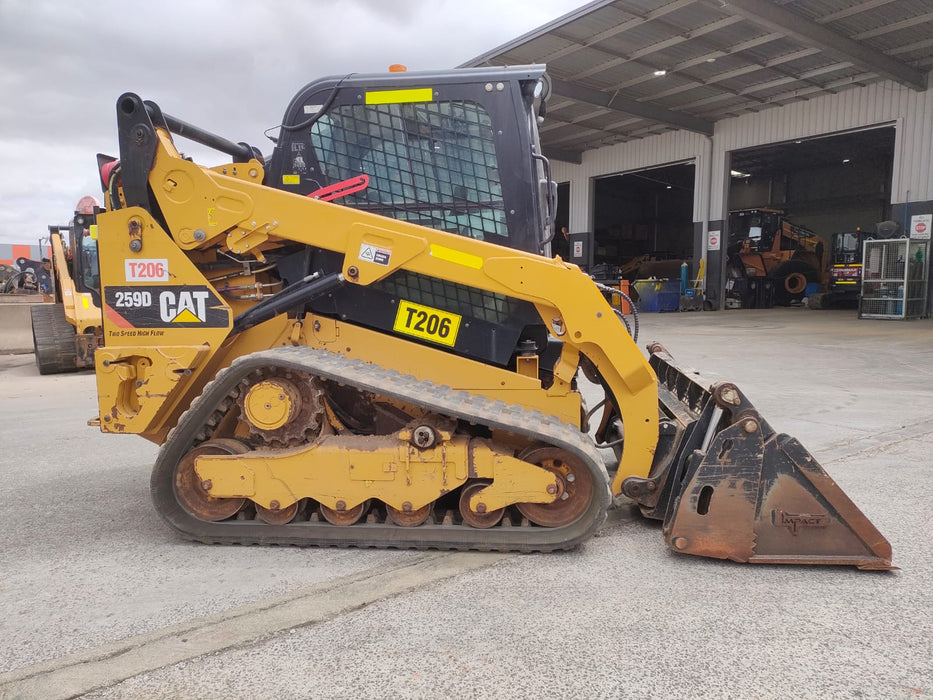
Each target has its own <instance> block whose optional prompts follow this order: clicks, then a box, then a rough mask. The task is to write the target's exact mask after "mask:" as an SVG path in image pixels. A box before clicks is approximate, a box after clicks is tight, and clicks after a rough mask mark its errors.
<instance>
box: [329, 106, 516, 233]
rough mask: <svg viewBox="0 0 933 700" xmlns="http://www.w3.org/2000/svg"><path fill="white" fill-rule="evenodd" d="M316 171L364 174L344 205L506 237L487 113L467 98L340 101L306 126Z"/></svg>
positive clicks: (332, 176) (333, 178) (334, 175)
mask: <svg viewBox="0 0 933 700" xmlns="http://www.w3.org/2000/svg"><path fill="white" fill-rule="evenodd" d="M311 146H312V148H313V149H314V153H315V156H316V158H317V161H318V165H319V167H320V170H321V173H322V175H323V176H324V178H325V179H326V180H327V181H328V182H327V183H321V185H325V184H330V183H334V182H339V181H341V180H346V179H349V178H352V177H356V176H358V175H360V174H363V173H365V174H367V175H369V178H370V181H369V187H368V188H366V189H365V190H363V191H361V192H358V193H356V194H353V195H348V196H347V197H345V198H344V199H343V200H342V203H343V204H345V205H347V206H350V207H354V208H357V209H365V210H367V211H372V212H374V213H377V214H381V215H383V216H390V217H392V218H395V219H399V220H402V221H408V222H412V223H416V224H420V225H422V226H428V227H430V228H434V229H437V230H441V231H447V232H449V233H455V234H458V235H462V236H468V237H470V238H475V239H478V240H491V241H495V240H496V237H500V240H501V238H505V237H506V236H507V235H508V230H507V226H506V218H505V207H504V204H503V199H502V186H501V181H500V179H499V168H498V163H497V160H496V150H495V142H494V139H493V132H492V126H491V123H490V120H489V116H488V115H487V114H486V112H485V111H484V110H483V108H482V107H481V106H479V105H477V104H475V103H473V102H466V101H463V102H429V103H412V104H388V105H359V104H355V105H342V106H337V107H334V108H332V109H331V110H329V111H328V112H327V113H326V114H324V115H323V116H321V118H320V119H318V120H317V121H316V122H315V123H314V125H313V126H312V127H311Z"/></svg>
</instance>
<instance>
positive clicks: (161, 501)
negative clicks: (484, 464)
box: [150, 347, 611, 552]
mask: <svg viewBox="0 0 933 700" xmlns="http://www.w3.org/2000/svg"><path fill="white" fill-rule="evenodd" d="M270 366H276V367H282V368H286V369H291V370H297V371H302V372H307V373H309V374H311V375H313V376H320V377H324V378H326V379H331V380H333V381H336V382H341V383H343V384H347V385H349V386H354V387H356V388H358V389H362V390H364V391H371V392H373V393H376V394H378V395H381V396H387V397H391V398H394V399H398V400H400V401H403V402H406V403H409V404H414V405H418V406H422V407H424V408H426V409H428V410H429V411H432V412H435V413H440V414H444V415H448V416H453V417H456V418H460V419H463V420H466V421H469V422H472V423H476V424H479V425H486V426H489V427H491V428H497V429H501V430H506V431H509V432H512V433H516V434H520V435H523V436H527V437H529V438H531V439H532V440H539V441H541V442H544V443H546V444H549V445H554V446H557V447H561V448H563V449H566V450H568V451H570V452H572V453H573V454H575V455H576V456H577V457H579V458H580V459H581V460H582V462H583V463H584V464H585V465H586V467H587V468H588V469H589V470H590V472H591V473H592V476H593V482H594V489H593V499H592V501H591V502H590V504H589V507H588V508H587V510H586V511H585V512H584V513H583V515H582V516H580V518H579V519H577V520H576V521H574V522H573V523H571V524H569V525H566V526H562V527H556V528H545V527H538V526H528V527H519V526H508V525H499V526H496V527H494V528H490V529H488V530H481V529H476V528H472V527H470V526H469V525H451V524H434V523H430V522H429V523H425V524H424V525H420V526H418V527H413V528H406V527H399V526H397V525H393V524H390V523H364V522H360V523H357V524H356V525H352V526H349V527H338V526H334V525H331V524H330V523H327V522H313V521H296V522H292V523H289V524H288V525H269V524H266V523H263V522H261V521H259V520H237V519H231V520H226V521H222V522H216V523H212V522H206V521H203V520H200V519H197V518H195V517H193V516H191V515H190V514H188V513H187V512H186V511H185V510H184V509H183V508H182V507H181V506H180V505H179V504H178V502H177V500H176V498H175V492H174V479H173V475H174V469H175V465H176V464H177V463H178V461H179V460H180V459H181V458H182V457H183V456H184V454H185V453H186V452H188V450H189V449H190V448H191V446H192V444H193V443H194V441H195V438H196V436H197V434H198V432H199V431H200V429H201V428H202V427H203V425H204V422H205V421H206V420H207V419H208V418H209V417H210V416H211V415H212V413H213V412H214V410H215V409H216V408H217V407H218V406H219V405H220V404H221V403H222V402H223V401H224V400H229V397H228V394H231V395H232V393H233V391H234V390H235V388H236V386H237V384H238V383H239V381H240V380H241V379H242V378H243V377H245V376H246V375H248V374H249V373H250V372H253V371H255V370H257V369H260V368H266V367H270ZM150 487H151V493H152V500H153V503H154V504H155V507H156V510H157V511H158V513H159V515H160V516H161V517H162V518H163V519H164V520H165V521H166V522H167V523H168V524H169V525H170V526H171V527H172V528H174V529H175V530H176V531H178V532H179V533H180V534H181V535H182V536H184V537H186V538H188V539H192V540H196V541H199V542H206V543H218V544H281V545H323V546H337V547H383V548H405V549H409V548H411V549H444V550H471V549H472V550H481V551H503V552H507V551H518V552H535V551H540V552H547V551H553V550H558V549H570V548H572V547H575V546H576V545H578V544H580V543H581V542H583V541H585V540H586V539H588V538H589V537H591V536H592V535H593V533H594V532H595V531H596V529H597V528H598V527H599V526H600V525H601V524H602V523H603V521H604V520H605V517H606V511H607V509H608V507H609V504H610V502H611V495H610V491H609V477H608V474H607V473H606V468H605V466H604V465H603V462H602V460H601V458H600V456H599V454H598V453H597V451H596V448H595V446H594V444H593V442H592V440H590V438H589V436H587V435H586V434H584V433H581V432H580V430H579V429H578V428H577V427H576V426H573V425H570V424H568V423H564V422H562V421H560V420H558V419H557V418H555V417H554V416H548V415H545V414H543V413H541V412H540V411H531V410H527V409H524V408H522V407H520V406H515V405H510V404H507V403H505V402H503V401H491V400H489V399H487V398H485V397H483V396H478V395H475V394H471V393H469V392H466V391H462V390H453V389H451V388H449V387H446V386H440V385H437V384H434V383H433V382H429V381H424V380H419V379H417V378H415V377H412V376H409V375H404V374H401V373H399V372H396V371H393V370H386V369H383V368H381V367H378V366H376V365H373V364H368V363H365V362H362V361H360V360H353V359H349V358H346V357H344V356H342V355H337V354H334V353H330V352H327V351H325V350H315V349H312V348H307V347H285V348H276V349H273V350H264V351H262V352H257V353H253V354H251V355H247V356H244V357H242V358H239V359H238V360H236V361H235V362H234V363H233V364H232V365H231V366H230V367H229V368H227V369H225V370H223V371H221V372H220V373H218V375H217V377H216V378H215V379H214V380H213V381H212V382H210V383H209V384H208V385H207V386H206V387H205V388H204V392H203V393H202V394H201V396H200V397H198V398H197V399H196V400H195V401H194V402H193V403H192V404H191V407H190V408H189V409H188V410H187V411H186V412H185V413H183V414H182V416H181V417H180V419H179V421H178V425H177V426H176V428H175V429H173V430H172V431H171V432H170V433H169V436H168V439H167V440H166V442H165V444H164V445H163V446H162V449H161V451H160V452H159V456H158V458H157V460H156V463H155V466H154V467H153V471H152V480H151V483H150Z"/></svg>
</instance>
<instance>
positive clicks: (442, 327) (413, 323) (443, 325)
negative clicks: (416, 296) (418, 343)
mask: <svg viewBox="0 0 933 700" xmlns="http://www.w3.org/2000/svg"><path fill="white" fill-rule="evenodd" d="M462 318H463V317H462V316H459V315H457V314H452V313H449V312H447V311H441V310H440V309H434V308H432V307H430V306H421V304H413V303H412V302H410V301H405V300H404V299H402V300H400V301H399V305H398V313H397V314H395V325H394V326H392V329H393V330H395V331H397V332H398V333H404V334H405V335H412V336H414V337H416V338H422V339H424V340H430V341H432V342H435V343H440V344H441V345H447V346H449V347H453V346H454V343H456V342H457V333H458V332H459V331H460V320H461V319H462Z"/></svg>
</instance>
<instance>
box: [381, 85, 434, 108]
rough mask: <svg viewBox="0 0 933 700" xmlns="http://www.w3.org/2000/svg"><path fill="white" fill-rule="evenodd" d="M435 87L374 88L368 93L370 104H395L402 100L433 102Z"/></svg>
mask: <svg viewBox="0 0 933 700" xmlns="http://www.w3.org/2000/svg"><path fill="white" fill-rule="evenodd" d="M433 101H434V89H433V88H416V89H414V90H373V91H371V92H367V93H366V104H368V105H393V104H401V103H402V102H433Z"/></svg>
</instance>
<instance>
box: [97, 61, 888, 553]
mask: <svg viewBox="0 0 933 700" xmlns="http://www.w3.org/2000/svg"><path fill="white" fill-rule="evenodd" d="M547 86H548V80H547V76H546V74H545V71H544V67H543V66H519V67H511V68H482V69H464V70H453V71H446V72H417V73H390V74H386V75H349V76H345V77H338V78H327V79H323V80H320V81H318V82H314V83H311V84H309V85H307V86H306V87H305V88H303V89H302V90H301V91H300V92H299V93H298V94H297V95H296V96H295V98H294V99H293V100H292V102H291V104H290V105H289V106H288V108H287V110H286V112H285V116H284V118H283V121H282V124H281V126H280V128H279V130H278V135H277V137H276V138H275V139H274V140H275V149H274V152H273V154H272V155H271V157H270V158H269V159H265V158H263V156H262V155H261V153H260V151H259V150H258V149H257V148H255V147H252V146H249V145H247V144H245V143H234V142H232V141H229V140H227V139H224V138H222V137H219V136H216V135H214V134H212V133H210V132H208V131H206V130H204V129H201V128H199V127H195V126H193V125H191V124H189V123H186V122H184V121H182V120H180V119H177V118H175V117H172V116H169V115H168V114H165V113H163V112H162V111H161V109H160V108H159V106H158V105H156V104H155V103H153V102H146V101H143V100H142V99H140V98H139V97H138V96H137V95H135V94H132V93H126V94H124V95H122V96H121V97H120V98H119V99H118V101H117V122H118V130H119V144H120V154H119V160H116V159H114V158H112V157H108V156H98V164H99V166H100V168H101V184H102V187H103V189H104V192H105V198H106V211H104V212H101V213H100V214H99V215H98V216H97V225H98V235H99V239H98V242H99V254H100V263H101V283H102V290H103V292H102V293H103V312H104V318H103V331H104V333H103V335H104V343H103V345H102V347H100V348H99V349H98V350H97V352H96V354H95V361H96V369H97V375H96V378H97V388H98V398H99V408H100V413H99V418H98V419H97V420H95V421H93V422H94V423H96V424H99V426H100V429H101V430H102V431H104V432H108V433H136V434H139V435H141V436H143V437H144V438H146V439H148V440H151V441H153V442H155V443H157V444H159V445H161V450H160V452H159V455H158V458H157V460H156V464H155V466H154V468H153V472H152V477H151V493H152V498H153V501H154V504H155V507H156V509H157V510H158V512H159V514H160V515H161V517H162V518H163V519H164V520H165V521H166V522H167V523H168V524H169V525H170V526H171V527H172V528H174V529H175V530H176V531H177V532H178V533H180V534H181V536H183V537H185V538H189V539H192V540H196V541H201V542H208V543H241V544H246V543H253V544H297V545H337V546H360V547H392V548H400V547H410V548H430V549H452V550H460V549H462V550H468V549H479V550H500V551H552V550H559V549H567V548H571V547H574V546H576V545H578V544H579V543H581V542H584V541H585V540H586V539H587V538H589V537H590V536H592V535H593V533H594V532H595V531H596V529H597V528H598V527H599V526H600V525H601V523H602V522H603V521H604V518H605V516H606V512H607V509H608V508H609V507H610V505H611V503H612V498H613V496H619V495H622V494H624V495H625V496H627V497H629V498H630V499H633V500H634V501H635V502H636V503H637V504H638V505H639V506H640V508H641V510H642V512H643V513H644V514H645V515H646V516H647V517H650V518H656V519H660V520H662V521H663V522H664V526H663V532H664V536H665V538H666V540H667V542H668V544H669V546H670V547H672V548H673V549H674V550H675V551H677V552H683V553H690V554H698V555H703V556H710V557H717V558H728V559H732V560H734V561H748V562H756V563H804V564H846V565H854V566H858V567H860V568H864V569H887V568H891V550H890V546H889V545H888V543H887V542H886V541H885V539H884V538H883V537H882V536H881V535H880V534H879V533H878V531H877V530H876V529H875V528H874V527H873V526H872V524H871V523H870V522H869V521H868V519H867V518H866V517H865V516H864V515H863V514H862V513H861V512H860V511H859V510H858V509H857V508H856V507H855V506H854V504H853V503H852V502H851V501H850V500H849V499H848V498H847V497H846V496H845V494H844V493H842V491H841V490H840V489H839V488H838V487H837V486H836V485H835V484H834V482H833V481H832V480H831V479H830V478H829V477H828V476H827V475H826V473H825V472H824V471H823V470H822V468H820V466H819V465H818V464H817V462H816V460H815V459H814V458H813V457H812V456H811V455H810V454H809V453H808V452H807V451H806V450H805V449H804V448H803V447H802V446H801V445H800V444H799V443H798V442H797V441H796V440H794V439H793V438H790V437H788V436H786V435H780V434H776V433H775V432H774V430H773V429H772V428H771V427H770V426H769V425H768V423H767V422H766V421H765V420H764V419H763V418H762V417H761V416H760V415H759V414H758V412H757V411H756V410H755V408H754V407H753V406H752V405H751V404H750V403H749V401H748V399H747V398H746V397H745V395H744V394H743V393H742V392H741V391H739V389H738V388H737V387H736V386H735V385H734V384H732V383H729V382H718V383H715V384H707V383H703V382H702V381H701V380H700V379H699V378H698V375H696V374H695V373H694V372H693V371H687V370H684V369H681V368H680V367H679V366H678V365H677V364H676V363H675V361H674V360H673V358H671V357H670V355H669V354H668V353H667V352H666V351H665V350H664V349H663V348H662V347H661V346H660V345H658V344H652V345H651V346H650V348H649V351H650V358H649V359H646V358H645V356H644V355H643V354H642V353H641V352H640V351H639V350H638V348H637V346H636V344H635V341H634V339H633V338H632V337H631V336H630V335H629V333H628V332H627V330H626V326H625V325H624V324H623V322H622V321H621V320H620V319H619V318H618V317H617V315H616V314H615V313H614V311H613V309H612V307H611V306H610V305H609V304H608V303H607V302H606V300H605V299H604V297H603V295H602V293H601V292H600V290H599V289H598V288H597V286H596V285H595V284H594V282H593V281H592V280H591V279H590V278H589V277H587V276H586V275H585V274H583V273H582V272H581V271H580V270H579V268H577V267H576V266H574V265H570V264H567V263H565V262H564V261H562V260H561V259H560V258H554V259H552V258H550V257H549V256H548V255H547V253H549V249H548V243H549V239H550V237H551V235H552V222H553V217H554V210H555V206H556V197H555V191H556V188H555V185H554V183H553V182H552V181H551V178H550V174H549V165H548V162H547V160H546V158H545V157H544V156H543V155H542V154H541V151H540V147H539V142H538V133H537V125H538V121H539V119H540V118H543V117H544V112H545V106H544V105H545V99H546V97H547V92H548V89H547ZM173 134H174V135H176V136H182V137H187V138H189V139H192V140H195V141H197V142H199V143H201V144H203V145H206V146H209V147H211V148H214V149H216V150H218V151H220V152H223V153H226V154H228V155H230V156H232V159H233V162H231V163H227V164H221V165H216V166H212V167H206V166H201V165H198V164H196V163H194V162H192V161H191V160H190V159H187V158H185V157H183V156H182V155H181V154H180V153H179V151H178V150H177V148H176V146H175V143H174V139H173ZM330 200H333V201H330ZM580 372H582V373H583V375H585V376H586V377H587V378H588V379H589V380H591V381H593V382H595V383H597V384H599V385H600V386H601V387H602V388H603V390H604V392H605V400H604V401H602V402H601V403H600V404H598V405H596V406H591V407H587V406H586V405H585V403H584V401H583V400H582V398H581V394H580V392H579V391H578V388H577V379H578V373H580ZM591 433H592V436H591ZM606 455H610V457H607V456H606ZM607 465H608V468H607Z"/></svg>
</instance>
